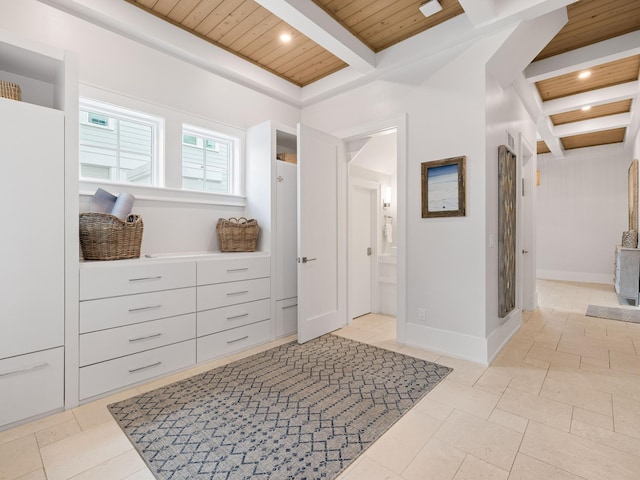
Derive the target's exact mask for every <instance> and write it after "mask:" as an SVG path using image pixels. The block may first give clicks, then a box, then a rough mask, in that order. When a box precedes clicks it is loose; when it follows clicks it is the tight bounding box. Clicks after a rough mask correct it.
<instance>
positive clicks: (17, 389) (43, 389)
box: [0, 347, 64, 425]
mask: <svg viewBox="0 0 640 480" xmlns="http://www.w3.org/2000/svg"><path fill="white" fill-rule="evenodd" d="M63 388H64V348H63V347H58V348H51V349H47V350H43V351H41V352H35V353H29V354H26V355H19V356H17V357H11V358H5V359H3V360H0V425H8V424H11V423H13V422H17V421H19V420H23V419H25V418H29V417H32V416H35V415H40V414H42V413H45V412H50V411H52V410H56V409H59V408H61V407H62V397H63Z"/></svg>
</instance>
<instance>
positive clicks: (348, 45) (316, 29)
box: [256, 0, 376, 73]
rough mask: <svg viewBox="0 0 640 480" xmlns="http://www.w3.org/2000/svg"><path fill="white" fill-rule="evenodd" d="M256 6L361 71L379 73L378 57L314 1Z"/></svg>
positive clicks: (268, 1) (263, 0)
mask: <svg viewBox="0 0 640 480" xmlns="http://www.w3.org/2000/svg"><path fill="white" fill-rule="evenodd" d="M256 2H257V3H259V4H260V5H262V6H263V7H264V8H266V9H267V10H269V11H270V12H271V13H273V14H274V15H275V16H277V17H278V18H280V19H282V20H283V21H284V22H286V23H288V24H289V25H291V26H292V27H293V28H295V29H296V30H298V31H299V32H302V33H304V35H305V36H307V37H308V38H310V39H311V40H313V41H314V42H315V43H317V44H318V45H320V46H322V47H323V48H325V49H326V50H328V51H330V52H331V53H333V54H334V55H335V56H336V57H338V58H340V59H341V60H342V61H343V62H345V63H347V64H348V65H350V66H352V67H353V68H355V69H356V70H357V71H359V72H361V73H369V72H372V71H374V70H375V67H376V55H375V53H374V52H373V51H372V50H371V49H369V47H367V46H366V45H365V44H364V43H362V42H361V41H360V40H359V39H358V38H356V37H355V36H354V35H353V34H351V32H349V31H348V30H347V29H346V28H344V27H343V26H342V25H340V24H339V23H338V22H337V21H336V20H334V19H333V18H332V17H331V16H330V15H328V14H327V13H326V12H325V11H324V10H322V8H320V7H319V6H318V5H316V4H315V3H313V2H312V1H311V0H256Z"/></svg>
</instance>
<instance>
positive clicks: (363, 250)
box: [349, 185, 375, 318]
mask: <svg viewBox="0 0 640 480" xmlns="http://www.w3.org/2000/svg"><path fill="white" fill-rule="evenodd" d="M374 193H375V191H373V190H370V189H367V188H364V187H360V186H357V185H354V186H353V189H352V190H351V199H350V204H349V316H350V317H351V318H356V317H359V316H361V315H365V314H367V313H371V273H372V272H371V271H372V265H371V259H372V258H373V238H372V233H373V230H372V223H373V219H372V195H373V194H374Z"/></svg>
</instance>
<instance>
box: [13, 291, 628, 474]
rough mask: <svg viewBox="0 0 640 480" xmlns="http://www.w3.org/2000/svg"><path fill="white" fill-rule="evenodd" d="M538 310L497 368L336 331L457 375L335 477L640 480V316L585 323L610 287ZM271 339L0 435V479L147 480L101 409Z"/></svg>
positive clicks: (546, 296) (373, 334) (544, 299)
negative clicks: (589, 307)
mask: <svg viewBox="0 0 640 480" xmlns="http://www.w3.org/2000/svg"><path fill="white" fill-rule="evenodd" d="M538 293H539V302H540V308H539V309H538V310H536V311H535V312H526V313H525V314H524V321H523V326H522V328H521V329H520V331H519V332H518V333H517V334H516V335H515V336H514V337H513V338H512V339H511V341H510V342H509V343H508V345H507V346H506V347H505V348H504V349H503V351H502V352H501V353H500V355H499V356H498V357H497V358H496V360H495V361H494V362H493V363H492V365H491V366H490V367H488V368H486V367H484V366H482V365H477V364H473V363H470V362H467V361H464V360H460V359H456V358H451V357H447V356H443V355H440V354H438V353H434V352H428V351H424V350H420V349H416V348H410V347H406V346H403V345H400V344H398V343H396V342H395V340H394V331H395V324H394V319H393V318H390V317H385V316H379V315H370V316H367V317H363V318H360V319H356V321H354V322H353V324H352V325H350V326H348V327H345V328H343V329H341V330H340V331H339V332H338V333H339V334H340V335H343V336H345V337H348V338H353V339H356V340H359V341H363V342H368V343H372V344H375V345H378V346H382V347H384V348H389V349H393V350H397V351H400V352H403V353H406V354H409V355H414V356H417V357H420V358H424V359H426V360H431V361H435V362H438V363H441V364H443V365H448V366H451V367H453V368H454V369H455V370H454V372H453V373H452V374H450V375H449V376H448V377H447V378H446V379H445V380H444V381H443V382H442V383H440V384H439V385H438V386H437V387H436V388H435V389H434V390H433V391H432V392H430V393H429V394H428V395H427V396H426V397H425V398H424V399H423V400H422V401H421V402H419V403H418V404H417V405H416V406H415V407H414V408H413V409H412V410H411V411H410V412H409V413H407V415H405V416H404V417H403V418H402V419H401V420H400V421H398V422H397V423H396V424H395V425H394V426H393V427H392V428H391V429H390V430H389V431H388V432H387V433H385V434H384V435H383V436H382V437H381V438H380V439H379V440H378V441H377V442H376V443H375V444H374V445H372V446H371V447H370V448H369V449H368V450H367V451H366V452H365V453H364V455H362V456H361V457H360V458H359V459H358V460H357V461H356V462H354V463H353V464H352V465H351V466H350V467H349V468H348V469H347V470H346V471H345V472H344V473H343V474H342V475H341V476H340V477H339V478H340V480H378V479H380V480H382V479H388V480H399V479H404V480H436V479H437V480H452V479H453V480H465V479H472V480H485V479H486V480H494V479H495V480H501V479H511V480H516V479H517V480H541V479H542V480H550V479H558V480H580V479H582V480H584V479H587V480H592V479H593V480H596V479H597V480H601V479H611V480H624V479H629V480H631V479H633V480H638V479H640V324H630V323H624V322H616V321H611V320H601V319H595V318H590V317H585V316H584V315H583V314H584V312H585V310H586V307H587V305H588V304H589V303H593V304H599V305H612V306H613V305H617V301H616V298H615V295H614V293H613V289H612V287H611V286H606V285H593V284H576V283H563V282H552V281H539V282H538ZM283 341H285V340H281V341H279V342H273V343H270V344H268V345H265V346H262V347H260V348H259V349H254V350H252V351H250V352H245V353H243V354H240V355H235V356H233V357H230V358H226V359H224V360H218V361H216V362H212V363H209V364H207V365H201V366H198V367H196V368H193V369H191V370H189V371H186V372H181V373H179V374H176V375H173V376H171V377H169V378H165V379H162V380H159V381H155V382H152V383H149V384H146V385H143V386H139V387H137V388H133V389H131V390H129V391H126V392H121V393H118V394H117V395H113V396H111V397H109V398H105V399H101V400H98V401H96V402H92V403H90V404H86V405H82V406H80V407H78V408H76V409H73V410H70V411H66V412H63V413H59V414H56V415H52V416H49V417H46V418H44V419H41V420H38V421H36V422H32V423H29V424H26V425H22V426H20V427H17V428H14V429H12V430H8V431H4V432H0V480H9V479H12V480H13V479H21V480H41V479H49V480H58V479H59V480H65V479H74V480H101V479H105V480H124V479H127V480H146V479H148V480H152V479H153V475H151V473H150V472H149V471H148V470H147V468H146V467H145V464H144V462H143V461H142V460H141V459H140V457H139V456H138V455H137V454H136V452H135V451H134V450H133V447H132V446H131V444H130V443H129V442H128V441H127V439H126V437H125V436H124V434H123V433H122V432H121V431H120V429H119V428H118V426H117V425H116V423H115V422H114V421H113V420H112V418H111V416H110V414H109V413H108V411H107V410H106V408H105V406H106V405H107V404H108V403H110V402H113V401H115V400H118V399H122V398H126V397H128V396H131V395H133V394H136V393H138V392H141V391H146V390H149V389H152V388H156V387H158V386H160V385H163V384H166V383H170V382H173V381H176V380H178V379H181V378H184V377H186V376H189V375H193V374H196V373H199V372H201V371H203V370H205V369H208V368H212V367H215V366H218V365H221V364H223V363H226V362H229V361H233V360H235V359H237V358H239V357H241V356H245V355H249V354H251V353H255V352H256V351H258V350H262V349H265V348H269V347H272V346H274V345H275V344H279V343H282V342H283Z"/></svg>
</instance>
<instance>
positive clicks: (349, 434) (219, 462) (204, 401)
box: [109, 335, 451, 480]
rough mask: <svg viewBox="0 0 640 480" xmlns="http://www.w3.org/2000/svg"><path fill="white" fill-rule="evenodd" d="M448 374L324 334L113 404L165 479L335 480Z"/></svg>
mask: <svg viewBox="0 0 640 480" xmlns="http://www.w3.org/2000/svg"><path fill="white" fill-rule="evenodd" d="M449 372H451V369H450V368H448V367H443V366H441V365H437V364H434V363H431V362H427V361H424V360H420V359H417V358H413V357H409V356H406V355H401V354H399V353H396V352H392V351H389V350H384V349H382V348H377V347H374V346H371V345H367V344H364V343H359V342H355V341H352V340H348V339H345V338H342V337H338V336H335V335H324V336H322V337H320V338H318V339H315V340H312V341H310V342H307V343H305V344H303V345H299V344H297V343H296V342H293V343H288V344H286V345H282V346H280V347H276V348H273V349H271V350H268V351H266V352H263V353H259V354H256V355H253V356H251V357H248V358H245V359H243V360H239V361H236V362H233V363H231V364H229V365H226V366H223V367H219V368H216V369H214V370H210V371H208V372H205V373H203V374H200V375H197V376H194V377H191V378H188V379H185V380H182V381H180V382H177V383H174V384H171V385H168V386H166V387H162V388H159V389H157V390H153V391H151V392H148V393H145V394H142V395H138V396H136V397H133V398H130V399H127V400H124V401H121V402H118V403H114V404H111V405H109V410H110V411H111V413H112V415H113V416H114V418H115V419H116V421H117V422H118V423H119V424H120V427H121V428H122V429H123V430H124V432H125V433H126V434H127V436H128V437H129V439H130V440H131V442H132V443H133V445H134V446H135V448H136V449H137V450H138V452H139V453H140V455H141V456H142V458H143V459H144V460H145V461H146V462H147V465H148V466H149V468H150V469H151V471H152V472H153V473H154V475H155V476H156V477H157V478H158V479H161V480H169V479H171V480H183V479H189V480H199V479H202V480H203V479H207V480H213V479H215V480H217V479H229V480H231V479H233V480H238V479H295V480H303V479H304V480H311V479H332V478H335V477H336V476H337V475H338V474H339V473H340V472H342V471H343V470H344V469H345V468H346V467H347V466H348V465H349V463H351V462H352V461H353V460H354V459H355V458H357V457H358V456H359V455H360V454H361V453H362V452H363V451H364V450H365V449H366V448H367V447H369V446H370V445H371V444H372V443H373V442H374V441H375V440H376V439H377V438H378V437H380V435H382V434H383V433H384V432H385V431H386V430H387V429H388V428H389V427H390V426H391V425H393V424H394V423H395V422H396V421H397V420H398V419H399V418H400V417H401V416H402V415H403V414H404V413H406V412H407V411H408V410H409V409H410V408H411V407H412V406H413V405H414V404H415V403H416V402H417V401H418V400H419V399H420V398H422V397H423V396H424V395H425V394H426V393H427V392H429V390H431V389H432V388H433V387H434V386H435V385H437V384H438V382H440V381H441V380H442V379H443V378H444V377H446V376H447V374H449Z"/></svg>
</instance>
